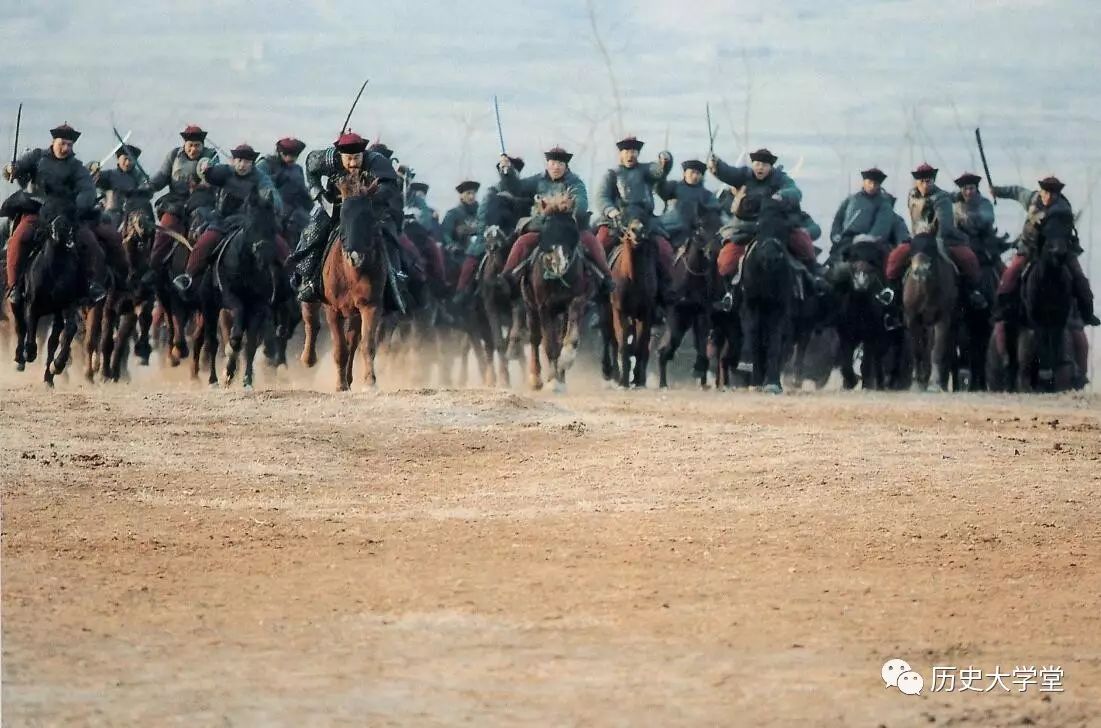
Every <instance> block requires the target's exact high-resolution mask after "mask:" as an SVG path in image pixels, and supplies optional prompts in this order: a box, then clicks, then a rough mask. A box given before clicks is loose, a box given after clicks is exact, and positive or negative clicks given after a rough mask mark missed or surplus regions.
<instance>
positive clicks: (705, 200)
mask: <svg viewBox="0 0 1101 728" xmlns="http://www.w3.org/2000/svg"><path fill="white" fill-rule="evenodd" d="M680 166H681V169H682V170H684V174H683V177H682V179H680V180H679V181H677V182H672V181H670V180H667V179H663V180H661V181H659V182H658V183H657V185H655V187H654V191H655V192H656V193H657V195H658V197H660V198H661V199H663V200H665V201H666V203H668V204H667V207H666V209H665V212H664V213H663V214H662V216H661V227H662V229H663V230H665V232H666V234H667V235H668V236H669V242H670V244H671V245H672V246H673V247H674V248H677V247H680V246H681V245H683V244H684V242H685V241H686V240H688V237H689V236H690V235H691V234H692V229H693V228H694V227H695V225H696V222H697V221H698V220H699V219H700V218H701V217H702V216H703V215H704V213H706V212H714V213H718V212H719V200H718V198H717V197H715V193H714V192H712V191H711V190H709V189H707V188H706V187H704V186H703V173H704V172H705V171H706V170H707V165H706V164H704V163H703V162H701V161H700V160H698V159H689V160H687V161H684V162H681V165H680Z"/></svg>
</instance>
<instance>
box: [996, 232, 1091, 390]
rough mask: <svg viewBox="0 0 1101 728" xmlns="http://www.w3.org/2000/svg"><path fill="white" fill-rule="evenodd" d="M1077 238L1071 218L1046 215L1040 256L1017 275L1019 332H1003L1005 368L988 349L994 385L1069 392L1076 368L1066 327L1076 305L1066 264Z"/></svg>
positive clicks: (1011, 329)
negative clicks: (995, 383) (1019, 282)
mask: <svg viewBox="0 0 1101 728" xmlns="http://www.w3.org/2000/svg"><path fill="white" fill-rule="evenodd" d="M1076 236H1077V233H1076V231H1075V229H1074V218H1073V216H1071V215H1069V214H1065V215H1064V214H1056V215H1049V216H1048V217H1046V218H1045V219H1044V221H1043V223H1042V224H1041V225H1040V229H1039V233H1038V237H1037V246H1036V248H1037V250H1038V251H1039V253H1038V254H1037V255H1036V256H1034V257H1033V259H1032V261H1031V262H1030V263H1029V264H1028V266H1027V267H1026V268H1025V270H1024V272H1023V273H1022V274H1021V284H1020V287H1019V289H1018V290H1019V293H1018V295H1019V309H1020V312H1021V319H1020V323H1019V325H1018V326H1011V325H1007V326H1006V333H1007V337H1006V338H1007V342H1006V344H1007V346H1006V348H1007V353H1008V354H1009V362H1008V367H1002V366H999V365H1000V364H1004V363H1005V362H999V361H997V360H998V357H997V356H994V355H993V352H995V351H996V346H994V345H993V343H994V342H992V345H991V346H990V351H991V353H992V355H991V356H989V357H988V359H987V361H988V363H991V362H993V367H988V368H993V369H994V370H995V371H990V372H989V378H990V379H991V380H992V384H993V383H994V382H997V383H1004V384H1007V385H1009V386H1012V384H1013V383H1014V381H1015V382H1016V385H1017V388H1018V390H1020V391H1023V392H1027V391H1032V390H1037V389H1038V390H1042V391H1060V390H1065V389H1070V388H1071V384H1072V381H1073V370H1074V364H1073V363H1072V361H1071V358H1070V356H1069V347H1068V345H1067V338H1068V334H1067V323H1068V322H1069V321H1070V316H1071V311H1072V309H1073V304H1074V288H1073V286H1074V281H1073V279H1072V277H1071V273H1070V270H1069V268H1068V267H1067V261H1068V260H1069V257H1070V256H1071V255H1073V249H1074V247H1075V239H1076Z"/></svg>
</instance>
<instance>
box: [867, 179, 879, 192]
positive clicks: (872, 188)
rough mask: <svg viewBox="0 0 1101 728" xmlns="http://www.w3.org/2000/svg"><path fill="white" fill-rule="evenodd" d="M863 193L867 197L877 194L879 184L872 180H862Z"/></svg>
mask: <svg viewBox="0 0 1101 728" xmlns="http://www.w3.org/2000/svg"><path fill="white" fill-rule="evenodd" d="M864 192H866V193H867V194H869V195H874V194H877V193H878V192H879V182H876V181H875V180H874V179H866V180H864Z"/></svg>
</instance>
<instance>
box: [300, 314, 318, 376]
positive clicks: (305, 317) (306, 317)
mask: <svg viewBox="0 0 1101 728" xmlns="http://www.w3.org/2000/svg"><path fill="white" fill-rule="evenodd" d="M319 308H320V305H319V304H316V303H303V304H302V331H303V332H304V334H305V339H304V341H303V342H302V356H300V357H299V361H301V362H302V363H303V364H305V365H306V366H307V367H312V366H313V365H314V364H317V330H318V329H319V328H320V326H321V321H320V318H321V317H320V316H319V314H320V311H319Z"/></svg>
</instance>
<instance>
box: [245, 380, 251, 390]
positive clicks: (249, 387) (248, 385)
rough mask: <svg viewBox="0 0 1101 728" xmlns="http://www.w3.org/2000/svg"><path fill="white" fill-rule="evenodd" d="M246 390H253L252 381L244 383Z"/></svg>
mask: <svg viewBox="0 0 1101 728" xmlns="http://www.w3.org/2000/svg"><path fill="white" fill-rule="evenodd" d="M244 390H245V391H246V392H251V391H252V382H246V383H245V384H244Z"/></svg>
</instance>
